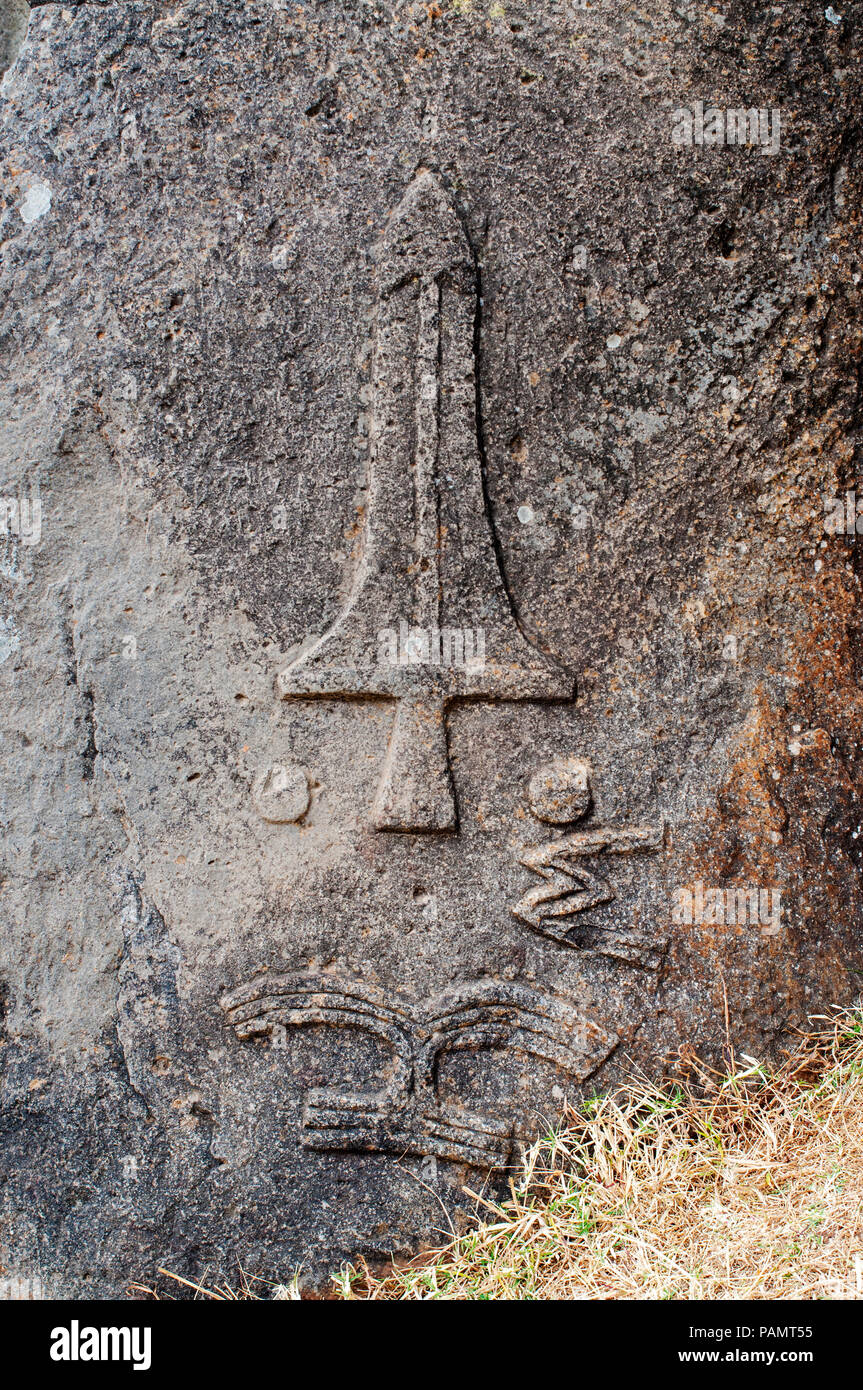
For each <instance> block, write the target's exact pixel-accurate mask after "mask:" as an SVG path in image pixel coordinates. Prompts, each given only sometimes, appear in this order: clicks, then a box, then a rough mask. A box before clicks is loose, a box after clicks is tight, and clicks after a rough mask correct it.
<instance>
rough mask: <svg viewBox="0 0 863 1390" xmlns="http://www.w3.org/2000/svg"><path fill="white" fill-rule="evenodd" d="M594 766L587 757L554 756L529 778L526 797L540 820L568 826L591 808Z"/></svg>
mask: <svg viewBox="0 0 863 1390" xmlns="http://www.w3.org/2000/svg"><path fill="white" fill-rule="evenodd" d="M590 775H591V768H590V764H589V763H588V762H585V760H584V758H575V757H567V758H555V759H554V760H553V761H552V762H550V763H545V764H544V765H543V766H542V767H540V768H538V769H537V771H536V772H535V773H534V774H533V776H532V777H531V779H530V783H529V785H528V789H527V800H528V805H529V806H530V809H531V811H532V812H533V814H534V815H535V816H536V818H537V820H541V821H546V822H547V823H548V824H549V825H569V824H570V823H571V822H572V821H576V820H580V819H581V817H582V816H584V815H586V814H587V811H588V810H589V808H590Z"/></svg>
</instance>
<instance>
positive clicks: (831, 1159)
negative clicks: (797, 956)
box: [334, 1008, 863, 1300]
mask: <svg viewBox="0 0 863 1390" xmlns="http://www.w3.org/2000/svg"><path fill="white" fill-rule="evenodd" d="M812 1026H813V1029H814V1031H812V1032H811V1033H809V1034H807V1035H806V1036H805V1037H803V1038H802V1039H801V1042H800V1045H799V1047H798V1048H797V1050H796V1051H795V1052H794V1054H793V1055H792V1056H791V1057H789V1059H788V1060H787V1061H786V1062H785V1064H784V1065H783V1066H781V1067H780V1068H779V1069H777V1070H775V1071H769V1070H768V1069H767V1068H765V1067H763V1066H762V1065H761V1064H760V1063H759V1062H757V1061H756V1060H755V1059H754V1058H751V1057H746V1056H744V1057H742V1058H741V1059H740V1060H739V1061H738V1060H732V1064H731V1068H730V1072H729V1074H728V1075H722V1074H720V1073H718V1072H715V1071H713V1070H712V1069H711V1068H709V1067H707V1066H705V1065H704V1064H703V1063H701V1062H699V1061H698V1060H697V1058H695V1057H694V1056H692V1055H689V1056H687V1057H685V1058H684V1061H685V1063H686V1072H687V1079H686V1080H685V1081H684V1082H668V1083H665V1084H662V1085H658V1086H657V1085H652V1084H650V1083H648V1082H646V1081H643V1080H640V1079H639V1080H635V1081H633V1082H631V1083H630V1084H628V1085H625V1086H622V1087H619V1088H618V1089H616V1090H615V1091H613V1092H610V1093H609V1094H607V1095H605V1096H599V1097H597V1098H596V1099H595V1100H593V1101H591V1102H589V1103H588V1104H586V1105H584V1106H583V1107H582V1108H581V1109H579V1110H571V1109H570V1110H568V1111H567V1113H566V1115H565V1116H564V1118H563V1121H562V1122H561V1125H560V1127H559V1128H558V1129H556V1130H555V1131H554V1132H553V1133H550V1134H549V1135H547V1136H546V1137H545V1138H543V1139H540V1140H539V1141H538V1142H537V1143H536V1144H534V1146H533V1147H532V1148H531V1150H530V1152H529V1153H528V1154H527V1157H526V1159H525V1163H524V1169H523V1172H522V1173H521V1176H520V1179H519V1181H518V1183H517V1184H516V1183H515V1182H513V1183H511V1191H512V1195H511V1199H510V1200H509V1201H505V1202H503V1203H501V1204H500V1205H494V1204H489V1203H487V1202H483V1204H482V1208H481V1209H480V1211H478V1213H477V1218H476V1222H475V1224H474V1226H473V1227H472V1229H470V1230H469V1231H468V1232H467V1233H466V1234H464V1235H461V1236H459V1237H458V1238H456V1239H454V1240H451V1241H449V1242H448V1243H447V1244H446V1245H444V1246H443V1247H442V1248H441V1249H438V1250H435V1251H432V1252H430V1253H427V1254H425V1255H423V1256H422V1257H420V1258H419V1259H417V1260H415V1261H413V1262H411V1264H409V1265H408V1266H407V1267H403V1268H396V1267H394V1268H393V1269H392V1271H391V1272H390V1273H387V1274H386V1275H384V1276H383V1277H380V1278H379V1277H376V1276H375V1275H374V1274H373V1273H372V1272H371V1271H370V1270H369V1268H368V1267H367V1266H366V1265H365V1264H364V1263H363V1262H360V1263H359V1264H358V1265H356V1266H350V1267H348V1268H346V1269H344V1270H343V1271H342V1273H341V1274H340V1275H338V1276H337V1277H336V1279H335V1281H334V1282H335V1284H336V1290H337V1295H338V1296H339V1297H341V1298H344V1299H352V1300H364V1299H389V1300H396V1299H407V1300H410V1299H812V1298H817V1299H823V1298H841V1299H848V1298H859V1297H863V1009H860V1008H856V1009H841V1010H840V1009H836V1010H834V1012H833V1013H832V1014H831V1015H830V1017H829V1018H824V1017H818V1018H816V1019H813V1020H812Z"/></svg>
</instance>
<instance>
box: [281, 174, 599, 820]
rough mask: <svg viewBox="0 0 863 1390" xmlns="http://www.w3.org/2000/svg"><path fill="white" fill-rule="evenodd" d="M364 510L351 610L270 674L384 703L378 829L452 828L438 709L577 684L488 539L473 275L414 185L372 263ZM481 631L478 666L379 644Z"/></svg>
mask: <svg viewBox="0 0 863 1390" xmlns="http://www.w3.org/2000/svg"><path fill="white" fill-rule="evenodd" d="M378 295H379V300H378V324H377V340H376V349H375V358H374V368H373V372H374V379H373V390H374V410H373V417H372V427H371V432H370V446H371V453H370V471H369V480H368V514H367V518H366V525H365V530H364V535H363V543H362V553H361V557H360V560H359V564H358V567H357V570H356V574H355V577H354V584H353V588H352V591H351V596H350V598H349V601H348V604H347V607H346V608H345V609H344V611H343V612H342V613H341V615H340V616H339V618H338V619H337V620H336V622H335V623H334V625H333V626H332V628H330V630H329V631H328V632H327V633H325V634H324V636H323V637H321V638H319V639H318V640H317V641H316V642H315V643H314V644H313V645H312V646H311V647H310V648H308V649H307V650H306V651H305V652H304V653H302V654H301V655H300V656H299V657H298V658H297V659H296V660H295V661H294V662H292V664H291V665H290V666H288V667H287V669H286V670H285V671H283V672H282V673H281V674H280V676H279V677H278V681H277V689H278V694H279V696H280V697H281V698H282V699H284V700H297V699H389V700H394V701H395V702H396V715H395V723H394V725H393V729H392V733H391V735H390V742H389V748H388V751H387V756H386V760H385V764H384V769H383V773H382V776H381V781H380V785H379V788H378V792H377V796H376V799H375V804H374V808H373V812H372V824H373V825H374V827H375V829H377V830H394V831H435V830H437V831H443V830H453V829H455V827H456V824H457V812H456V803H455V795H454V791H453V783H452V775H451V771H450V765H449V752H448V748H447V733H446V711H447V709H448V708H449V706H450V705H451V704H452V702H453V701H454V700H457V699H463V700H536V699H543V700H568V699H572V697H573V695H574V693H575V691H574V681H573V678H572V677H571V676H570V675H569V674H568V673H567V672H566V671H564V670H563V668H562V667H560V666H557V665H556V664H555V663H554V662H553V661H552V660H551V659H550V658H549V657H547V656H545V654H544V653H542V652H541V651H539V650H538V649H537V648H536V647H534V646H533V645H532V644H531V642H530V641H529V640H528V639H527V637H526V636H525V635H524V633H523V632H522V630H521V628H520V627H519V625H518V622H517V621H516V618H515V616H514V614H513V611H512V608H511V606H510V603H509V599H508V597H507V593H506V589H505V587H504V583H503V578H502V576H501V573H500V568H499V566H498V562H497V557H496V555H495V550H494V545H493V541H492V533H491V522H490V518H489V515H488V511H487V507H486V501H485V496H484V490H483V479H482V465H481V459H480V451H479V443H478V428H477V401H476V362H475V352H474V330H475V325H476V312H477V278H476V270H475V267H474V263H473V258H472V255H471V250H470V246H469V245H468V241H467V238H466V236H465V233H464V231H463V229H462V226H461V223H460V222H459V220H458V217H457V216H456V213H455V210H454V209H453V207H452V205H451V203H450V201H449V199H448V198H447V195H446V194H445V192H444V190H443V189H442V188H441V186H440V184H439V183H438V182H437V181H436V179H435V178H434V177H433V175H431V174H430V173H428V172H424V173H422V174H420V175H419V176H418V177H417V178H416V179H415V180H414V182H413V183H412V184H411V186H410V188H409V189H408V191H407V193H406V195H405V197H404V199H403V200H402V202H401V204H400V205H399V207H398V208H397V209H396V211H395V212H394V213H393V215H392V216H391V218H390V220H389V224H388V226H387V229H386V232H385V234H384V236H383V239H382V241H381V244H380V247H379V256H378ZM400 624H407V625H409V626H410V627H412V628H414V629H421V630H422V631H423V632H424V633H426V634H428V635H431V637H432V641H431V645H434V636H433V635H434V634H438V635H439V634H440V633H441V631H446V630H447V629H449V630H450V631H460V632H465V631H470V632H474V631H479V632H480V633H482V634H483V637H484V661H483V662H473V663H471V662H466V663H463V664H460V665H455V664H446V663H443V662H438V661H435V660H434V659H429V660H427V661H426V660H419V661H413V660H412V661H410V662H408V663H406V664H401V663H392V662H387V661H384V660H382V659H381V652H380V641H379V638H380V634H381V633H382V631H383V630H386V629H394V628H397V627H399V625H400Z"/></svg>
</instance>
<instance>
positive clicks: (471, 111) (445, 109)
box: [0, 0, 863, 1298]
mask: <svg viewBox="0 0 863 1390" xmlns="http://www.w3.org/2000/svg"><path fill="white" fill-rule="evenodd" d="M840 9H841V15H840V14H838V13H837V12H836V11H834V10H833V9H832V8H831V9H830V10H828V11H827V12H826V13H825V9H824V7H823V6H822V5H811V6H810V5H805V6H804V5H801V4H799V3H794V4H792V3H786V4H783V5H760V4H751V3H728V4H724V5H720V6H717V7H715V8H712V9H707V8H706V7H703V6H696V5H688V4H685V3H684V4H680V5H674V4H666V3H664V2H663V0H659V3H656V4H654V5H652V6H651V7H650V9H649V12H648V10H647V9H646V8H643V7H636V6H635V5H629V4H626V3H617V0H615V2H614V3H613V2H612V0H596V3H595V4H594V3H591V4H590V5H589V6H582V5H580V4H575V3H568V2H567V0H559V2H558V3H555V2H554V0H543V3H537V4H533V5H530V4H525V3H510V2H509V0H499V2H498V0H495V2H494V3H491V0H472V3H471V0H460V3H458V4H455V3H452V2H451V0H439V3H436V4H427V3H423V4H418V3H417V4H415V3H404V4H403V3H398V4H397V3H393V0H389V3H386V2H385V0H380V3H373V2H372V0H368V3H367V2H366V0H351V3H348V2H347V0H309V3H305V4H293V3H290V0H283V3H275V0H273V3H269V2H268V0H252V3H240V0H189V3H185V4H183V3H177V4H171V5H168V4H163V3H149V2H148V3H144V0H141V3H129V4H120V3H117V4H110V3H108V4H106V3H101V4H90V3H82V4H78V5H67V6H62V5H38V6H34V7H32V8H31V10H30V14H29V27H28V26H27V19H28V16H27V14H26V13H25V11H26V5H23V4H22V3H19V2H18V0H2V3H0V69H7V68H8V70H7V71H6V72H5V76H4V77H3V78H2V86H0V165H2V180H0V191H2V203H0V341H2V354H0V395H1V396H2V422H3V423H2V443H0V555H2V571H0V596H2V607H0V683H2V701H3V709H4V715H5V717H4V735H3V750H4V758H3V786H2V799H1V800H0V807H2V827H3V833H2V848H0V853H2V862H0V890H2V891H0V913H2V930H0V1071H2V1083H0V1100H2V1107H0V1135H2V1138H0V1277H3V1278H13V1279H19V1280H20V1279H24V1280H26V1279H36V1278H39V1279H41V1280H42V1281H43V1285H44V1287H45V1289H46V1291H47V1292H48V1294H49V1295H50V1296H52V1297H53V1296H75V1297H93V1298H96V1297H105V1296H118V1295H122V1294H123V1293H124V1292H125V1290H126V1289H127V1288H128V1285H129V1283H130V1281H137V1282H141V1283H144V1284H147V1285H149V1286H151V1287H164V1288H165V1289H169V1290H170V1291H171V1293H172V1294H173V1295H176V1292H177V1289H178V1287H179V1286H177V1285H174V1284H170V1283H167V1282H166V1281H164V1280H162V1279H161V1276H159V1275H158V1274H157V1272H156V1271H157V1269H158V1267H159V1266H163V1267H165V1268H168V1269H170V1270H172V1271H174V1272H175V1273H177V1274H179V1275H181V1276H182V1277H184V1278H187V1279H191V1280H195V1279H199V1278H201V1277H203V1276H204V1275H205V1274H206V1277H207V1279H208V1281H210V1282H214V1281H216V1280H218V1279H222V1280H228V1281H231V1280H235V1279H236V1275H237V1270H238V1268H239V1267H242V1268H243V1269H244V1270H246V1271H247V1272H249V1273H252V1274H257V1275H260V1276H262V1277H264V1278H267V1279H272V1280H273V1281H274V1282H284V1281H286V1280H287V1279H289V1278H290V1276H291V1275H292V1273H293V1271H294V1270H295V1269H296V1268H298V1267H301V1271H302V1272H301V1282H303V1283H304V1284H305V1285H306V1286H308V1287H309V1288H310V1289H311V1288H314V1287H317V1286H320V1285H321V1284H322V1283H323V1282H325V1279H326V1276H327V1275H328V1273H329V1272H331V1271H333V1270H335V1269H337V1268H338V1266H339V1264H340V1262H341V1261H343V1260H345V1259H352V1258H354V1257H356V1256H357V1255H360V1254H362V1255H364V1256H365V1257H367V1258H368V1259H370V1260H386V1259H388V1258H389V1256H390V1255H392V1254H396V1255H398V1256H404V1255H407V1254H410V1253H412V1252H415V1251H416V1250H418V1249H419V1248H421V1247H422V1245H423V1242H425V1241H427V1240H429V1239H430V1238H431V1237H432V1234H433V1233H434V1232H435V1231H437V1230H438V1229H439V1228H440V1227H441V1225H442V1224H443V1223H444V1218H443V1213H442V1210H441V1207H442V1206H443V1207H444V1208H445V1209H446V1211H447V1212H448V1213H449V1214H450V1215H451V1217H452V1219H453V1221H454V1222H456V1223H457V1222H458V1220H459V1218H460V1214H461V1213H462V1212H463V1211H464V1210H465V1209H466V1207H467V1206H468V1205H469V1199H468V1198H467V1197H466V1196H465V1194H464V1192H463V1187H464V1186H465V1185H467V1186H468V1187H472V1188H473V1189H474V1190H479V1188H480V1187H482V1185H483V1184H484V1185H485V1190H488V1191H490V1192H492V1193H494V1192H496V1191H505V1190H506V1179H507V1171H508V1168H509V1167H510V1165H512V1164H513V1163H514V1162H515V1161H517V1158H518V1155H519V1152H520V1145H521V1143H522V1141H523V1140H524V1139H525V1138H526V1137H529V1136H530V1135H532V1134H534V1133H536V1132H537V1130H538V1129H539V1128H540V1127H541V1126H542V1124H543V1123H544V1122H545V1121H546V1120H553V1119H554V1117H555V1116H556V1114H557V1113H558V1112H559V1110H560V1109H561V1107H562V1104H563V1101H564V1099H565V1098H569V1099H572V1100H575V1099H577V1098H578V1097H579V1096H583V1095H584V1094H587V1093H589V1092H590V1091H591V1089H592V1088H604V1087H607V1086H608V1085H609V1084H611V1083H612V1082H613V1081H614V1080H615V1079H617V1078H619V1077H620V1076H621V1075H622V1074H624V1073H626V1072H627V1071H629V1070H631V1067H632V1065H633V1063H634V1064H637V1065H638V1066H640V1067H642V1068H643V1069H644V1070H645V1071H646V1072H648V1073H649V1074H651V1075H652V1076H654V1077H659V1076H660V1075H662V1073H663V1072H664V1071H666V1070H667V1069H668V1068H669V1067H671V1066H674V1065H676V1064H677V1062H678V1059H679V1055H680V1051H681V1049H684V1050H685V1049H686V1048H688V1047H695V1048H697V1049H698V1050H699V1052H700V1053H701V1054H702V1055H704V1056H706V1057H708V1058H712V1059H721V1058H722V1056H723V1049H725V1048H726V1047H727V1045H728V1042H729V1041H730V1042H732V1043H733V1045H734V1047H735V1049H736V1050H737V1052H738V1054H739V1053H741V1052H746V1053H747V1054H750V1055H752V1056H755V1057H765V1058H766V1057H768V1056H771V1055H778V1054H779V1053H780V1052H781V1049H782V1047H783V1045H784V1043H785V1042H786V1041H787V1040H788V1038H789V1037H790V1036H791V1034H792V1032H793V1030H794V1028H795V1027H796V1026H798V1025H799V1024H801V1023H802V1022H803V1021H804V1020H805V1019H806V1017H807V1014H808V1013H811V1012H812V1011H813V1010H816V1011H820V1010H822V1009H823V1008H824V1007H825V1006H827V1005H829V1004H830V1003H831V1002H837V1003H839V1002H848V1001H850V1000H851V999H852V998H853V997H855V996H856V995H857V994H858V992H859V981H860V976H861V972H863V947H861V944H860V942H861V932H860V928H861V915H862V914H861V906H863V898H861V888H860V863H861V854H863V839H861V838H860V837H861V835H863V829H861V827H863V815H861V813H860V801H859V792H860V765H861V737H863V734H861V715H863V695H861V671H863V658H861V652H863V647H861V626H863V625H862V624H861V620H860V616H859V613H858V605H859V604H860V603H861V589H860V571H861V563H863V562H861V554H863V549H861V547H863V539H861V537H860V536H858V532H857V495H858V482H859V479H858V469H859V459H858V450H859V444H860V426H861V377H860V341H861V327H860V323H861V315H860V292H861V290H860V277H861V273H863V266H861V247H860V241H859V218H860V212H859V210H860V206H861V166H860V150H861V126H860V111H861V109H863V90H861V88H863V83H861V60H860V56H859V55H860V30H861V24H863V4H861V0H854V2H853V3H846V4H844V5H843V6H841V7H840ZM830 16H832V18H831V17H830ZM860 511H861V516H863V491H861V505H860ZM859 525H860V531H861V532H863V519H861V521H860V523H859Z"/></svg>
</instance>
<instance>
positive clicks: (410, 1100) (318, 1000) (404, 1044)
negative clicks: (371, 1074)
mask: <svg viewBox="0 0 863 1390" xmlns="http://www.w3.org/2000/svg"><path fill="white" fill-rule="evenodd" d="M221 1005H222V1008H223V1009H224V1010H225V1012H226V1013H227V1015H228V1019H229V1021H230V1023H231V1024H232V1025H233V1027H234V1030H235V1032H236V1034H237V1037H238V1038H240V1039H241V1040H244V1039H247V1038H253V1037H265V1036H269V1037H270V1039H271V1040H272V1041H275V1040H276V1038H278V1037H279V1034H280V1030H284V1029H285V1028H288V1027H303V1026H307V1025H310V1024H327V1025H330V1026H332V1027H336V1028H350V1029H358V1030H360V1031H361V1032H366V1033H369V1034H371V1035H373V1036H375V1037H378V1038H380V1039H382V1040H383V1041H384V1042H385V1043H387V1044H388V1045H389V1046H390V1048H391V1049H392V1052H393V1056H394V1068H393V1073H392V1076H391V1078H390V1080H389V1082H388V1084H387V1085H386V1087H385V1088H384V1090H383V1091H380V1092H376V1093H368V1092H366V1093H357V1094H353V1093H350V1092H342V1091H336V1090H329V1089H327V1090H312V1091H309V1092H308V1094H307V1096H306V1099H305V1106H304V1112H303V1123H302V1142H303V1144H304V1145H305V1146H306V1147H307V1148H310V1149H321V1150H332V1149H342V1150H344V1149H347V1150H359V1151H366V1152H379V1153H397V1154H408V1153H412V1154H423V1155H425V1154H427V1155H433V1156H435V1157H437V1158H448V1159H454V1160H457V1161H460V1162H464V1163H472V1164H475V1165H477V1166H479V1167H489V1166H491V1165H496V1164H506V1163H507V1162H508V1161H509V1158H510V1155H511V1151H512V1146H513V1143H514V1140H515V1138H516V1135H515V1129H514V1125H513V1122H512V1119H511V1118H508V1117H506V1116H503V1115H500V1114H479V1115H476V1114H474V1115H472V1114H469V1113H467V1112H465V1111H464V1109H463V1108H462V1107H461V1106H460V1105H451V1106H450V1107H447V1106H446V1104H444V1103H442V1102H441V1100H440V1098H439V1096H438V1080H437V1073H438V1065H439V1059H440V1057H441V1056H442V1055H443V1054H444V1053H447V1052H454V1051H464V1050H469V1051H486V1050H497V1049H501V1048H509V1049H513V1050H515V1051H519V1052H522V1053H524V1054H526V1055H528V1056H531V1057H535V1058H538V1059H541V1060H545V1061H549V1062H552V1063H554V1064H556V1065H557V1066H560V1067H562V1068H563V1069H564V1070H566V1071H567V1072H569V1073H570V1075H572V1076H573V1077H574V1078H575V1079H576V1080H578V1081H583V1080H585V1079H586V1078H587V1077H588V1076H590V1075H591V1074H592V1073H593V1072H594V1071H596V1069H597V1068H598V1067H599V1066H600V1064H601V1063H602V1062H604V1061H605V1059H606V1058H607V1057H608V1056H609V1054H610V1053H611V1052H612V1051H613V1050H614V1048H615V1047H616V1046H617V1043H618V1039H617V1037H616V1036H615V1035H614V1034H613V1033H608V1032H606V1031H605V1030H604V1029H602V1028H600V1027H599V1026H598V1025H597V1024H596V1023H593V1022H591V1021H589V1020H585V1019H583V1018H582V1017H581V1016H580V1015H579V1014H578V1013H577V1012H576V1010H575V1009H574V1008H573V1007H572V1005H571V1004H568V1003H567V1002H566V1001H564V1000H562V999H559V998H557V997H555V996H554V995H550V994H540V993H538V992H537V991H535V990H532V989H529V988H528V987H527V986H526V985H520V984H507V983H502V982H499V981H482V982H480V983H477V984H470V985H463V986H459V987H457V988H455V989H452V990H449V991H447V992H446V993H444V994H441V995H438V996H437V997H436V998H435V999H432V1000H430V1001H429V1002H428V1004H427V1006H426V1007H425V1008H422V1007H420V1008H417V1006H416V1005H415V1004H413V1003H412V1002H411V1001H409V1000H407V999H405V998H404V997H403V996H401V995H398V994H393V993H391V992H384V991H383V990H380V989H378V988H376V987H375V986H372V985H367V984H365V983H364V982H363V981H361V980H354V979H350V980H345V979H340V978H338V977H336V976H332V975H323V974H318V973H304V974H295V975H261V976H258V977H256V978H255V979H254V980H251V981H250V982H249V983H248V984H246V985H243V986H242V987H241V988H240V989H237V990H235V991H234V992H233V993H231V994H228V995H226V996H225V997H224V998H223V999H222V1000H221Z"/></svg>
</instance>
